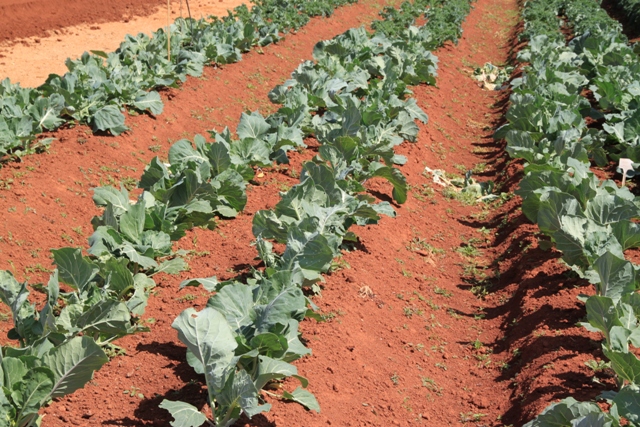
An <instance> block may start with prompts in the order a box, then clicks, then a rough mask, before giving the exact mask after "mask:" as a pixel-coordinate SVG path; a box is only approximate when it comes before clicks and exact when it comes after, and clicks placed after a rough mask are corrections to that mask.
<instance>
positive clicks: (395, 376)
mask: <svg viewBox="0 0 640 427" xmlns="http://www.w3.org/2000/svg"><path fill="white" fill-rule="evenodd" d="M391 382H392V383H393V385H398V383H399V382H400V377H399V376H398V373H397V372H394V373H393V375H391Z"/></svg>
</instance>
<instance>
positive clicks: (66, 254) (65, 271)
mask: <svg viewBox="0 0 640 427" xmlns="http://www.w3.org/2000/svg"><path fill="white" fill-rule="evenodd" d="M51 252H52V253H53V262H54V264H55V265H56V267H58V273H59V277H60V280H62V281H63V282H64V283H66V284H67V285H69V286H71V287H73V288H74V289H77V290H79V291H80V292H83V291H84V290H85V287H86V285H87V284H88V283H89V282H91V281H92V280H93V278H94V277H96V274H98V271H99V269H98V266H96V265H95V264H94V263H92V262H91V261H89V260H88V259H86V258H85V257H83V256H82V250H81V249H76V248H62V249H53V250H52V251H51Z"/></svg>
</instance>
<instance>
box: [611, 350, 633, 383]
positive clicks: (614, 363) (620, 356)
mask: <svg viewBox="0 0 640 427" xmlns="http://www.w3.org/2000/svg"><path fill="white" fill-rule="evenodd" d="M602 351H603V353H604V355H605V356H606V357H608V358H609V360H611V367H612V368H613V370H614V371H615V372H616V374H617V375H618V377H620V378H622V379H624V380H626V381H629V382H630V383H632V384H635V385H636V386H639V385H640V360H638V358H637V357H636V356H635V355H634V354H633V353H621V352H617V351H610V350H607V349H603V350H602Z"/></svg>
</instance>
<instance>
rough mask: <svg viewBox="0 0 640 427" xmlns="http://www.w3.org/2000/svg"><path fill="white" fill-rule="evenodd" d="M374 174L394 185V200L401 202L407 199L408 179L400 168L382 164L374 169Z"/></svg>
mask: <svg viewBox="0 0 640 427" xmlns="http://www.w3.org/2000/svg"><path fill="white" fill-rule="evenodd" d="M373 176H379V177H381V178H385V179H386V180H388V181H389V182H390V183H391V185H393V194H392V195H393V200H395V201H396V202H398V203H400V204H402V203H404V202H406V201H407V180H406V178H405V177H404V175H402V172H400V170H398V169H396V168H390V167H388V166H382V167H378V168H377V169H376V170H375V171H374V173H373Z"/></svg>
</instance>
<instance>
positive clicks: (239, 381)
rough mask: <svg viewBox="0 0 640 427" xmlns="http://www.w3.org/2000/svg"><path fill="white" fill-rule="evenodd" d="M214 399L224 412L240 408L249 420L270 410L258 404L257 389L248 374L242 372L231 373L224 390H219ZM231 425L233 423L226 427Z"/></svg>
mask: <svg viewBox="0 0 640 427" xmlns="http://www.w3.org/2000/svg"><path fill="white" fill-rule="evenodd" d="M216 398H217V401H218V404H219V405H220V406H221V407H222V408H224V409H225V410H229V409H230V408H233V407H234V406H237V407H240V408H241V409H242V410H243V411H244V412H245V413H246V414H247V416H248V417H249V418H251V417H253V416H255V415H257V414H259V413H260V412H266V411H268V410H269V409H271V405H270V404H265V405H260V404H259V400H258V389H257V388H256V386H255V385H254V384H253V381H251V377H250V376H249V374H248V373H247V372H246V371H244V370H240V371H236V372H235V373H232V374H231V375H230V376H229V380H228V381H227V383H226V384H225V387H224V389H223V390H221V392H220V393H219V394H218V395H217V396H216ZM216 412H218V411H216ZM231 424H233V423H230V424H228V425H231Z"/></svg>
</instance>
